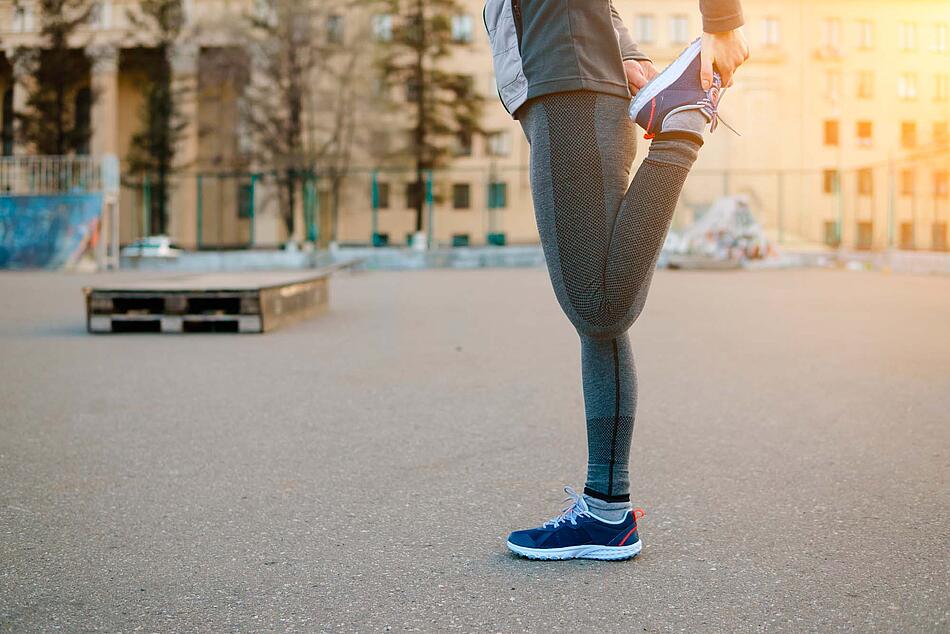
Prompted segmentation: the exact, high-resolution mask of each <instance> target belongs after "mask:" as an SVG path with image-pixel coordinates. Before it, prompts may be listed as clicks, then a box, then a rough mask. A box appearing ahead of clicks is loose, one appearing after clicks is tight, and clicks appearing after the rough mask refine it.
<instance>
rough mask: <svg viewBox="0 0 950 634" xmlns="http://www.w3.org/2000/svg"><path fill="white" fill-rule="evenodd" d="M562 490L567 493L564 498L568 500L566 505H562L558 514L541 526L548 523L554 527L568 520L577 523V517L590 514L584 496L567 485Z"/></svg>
mask: <svg viewBox="0 0 950 634" xmlns="http://www.w3.org/2000/svg"><path fill="white" fill-rule="evenodd" d="M564 492H565V493H567V497H566V498H564V501H565V502H568V505H567V506H565V507H564V509H563V510H562V511H561V514H560V515H558V516H557V517H554V518H552V519H549V520H548V521H547V522H545V523H544V524H542V526H547V525H548V524H550V525H551V526H553V527H554V528H557V527H558V526H560V525H561V524H565V523H567V522H570V523H571V524H577V518H578V517H585V516H586V517H589V516H590V509H589V508H588V507H587V502H585V501H584V498H583V497H581V496H580V495H579V494H578V493H577V491H575V490H574V489H572V488H571V487H569V486H567V487H564Z"/></svg>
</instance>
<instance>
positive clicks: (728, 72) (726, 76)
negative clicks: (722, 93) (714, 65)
mask: <svg viewBox="0 0 950 634" xmlns="http://www.w3.org/2000/svg"><path fill="white" fill-rule="evenodd" d="M718 70H719V78H720V79H721V80H722V85H723V86H728V85H729V84H731V83H732V75H733V71H734V70H735V69H734V67H732V66H727V67H725V68H720V69H718Z"/></svg>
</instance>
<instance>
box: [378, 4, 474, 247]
mask: <svg viewBox="0 0 950 634" xmlns="http://www.w3.org/2000/svg"><path fill="white" fill-rule="evenodd" d="M371 4H373V5H375V6H376V7H377V8H378V9H380V10H382V11H383V12H385V14H387V15H390V16H392V17H393V21H394V24H393V30H392V36H391V38H388V39H389V41H388V42H383V43H382V48H381V56H380V69H381V72H382V76H383V79H384V81H385V82H386V83H387V84H389V85H395V86H397V88H402V89H403V90H404V92H402V91H399V90H397V91H396V94H397V95H405V97H406V100H407V101H409V102H410V103H411V104H412V106H413V110H414V115H415V117H414V120H413V122H412V134H411V136H410V139H411V140H410V142H409V143H408V144H407V147H406V148H405V152H406V153H407V154H408V155H409V156H410V157H411V158H412V161H413V163H414V167H415V196H414V201H413V202H414V203H415V208H416V231H421V230H422V218H423V209H424V206H425V197H424V195H423V191H424V183H425V173H426V171H428V170H431V169H434V168H436V167H439V166H441V165H443V164H444V163H445V161H446V160H447V159H448V158H449V157H450V156H451V155H452V154H453V152H455V151H457V150H458V149H459V146H463V147H464V146H466V145H469V144H470V143H471V139H472V137H473V135H475V134H477V133H481V132H482V130H481V126H480V123H479V122H480V118H481V107H482V102H483V99H482V98H481V97H480V96H479V95H478V94H476V92H475V90H474V87H473V85H472V80H471V77H469V76H467V75H463V74H459V73H454V72H452V71H451V70H449V64H448V62H449V58H450V56H451V55H452V54H453V53H456V52H461V51H460V49H462V48H463V47H465V46H467V45H468V44H469V42H468V40H467V39H466V37H464V36H465V35H466V34H465V33H453V24H452V22H453V19H460V18H461V17H462V16H463V14H464V12H463V10H462V8H461V6H460V5H459V3H458V2H456V0H371ZM460 35H461V36H463V37H458V36H460ZM390 94H392V93H390Z"/></svg>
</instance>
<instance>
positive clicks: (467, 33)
mask: <svg viewBox="0 0 950 634" xmlns="http://www.w3.org/2000/svg"><path fill="white" fill-rule="evenodd" d="M452 41H453V42H455V43H456V44H471V42H472V16H470V15H468V14H465V13H463V14H461V15H453V16H452Z"/></svg>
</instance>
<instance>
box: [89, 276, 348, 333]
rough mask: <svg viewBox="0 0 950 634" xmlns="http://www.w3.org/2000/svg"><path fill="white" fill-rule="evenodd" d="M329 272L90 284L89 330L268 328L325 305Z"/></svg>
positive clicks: (262, 329)
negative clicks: (104, 285) (113, 284)
mask: <svg viewBox="0 0 950 634" xmlns="http://www.w3.org/2000/svg"><path fill="white" fill-rule="evenodd" d="M329 276H330V271H328V270H321V271H319V272H316V273H315V272H314V271H308V272H302V273H288V272H253V273H221V274H213V275H183V276H177V277H172V278H163V279H155V280H149V281H143V282H135V283H131V284H124V285H117V286H107V287H86V288H84V289H83V293H84V294H85V296H86V328H87V330H88V331H89V332H92V333H116V332H162V333H187V332H268V331H270V330H274V329H275V328H278V327H280V326H285V325H287V324H289V323H292V322H295V321H299V320H301V319H307V318H309V317H313V316H314V315H317V314H319V313H320V312H322V311H323V310H325V309H326V307H327V304H328V301H329Z"/></svg>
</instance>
